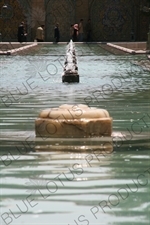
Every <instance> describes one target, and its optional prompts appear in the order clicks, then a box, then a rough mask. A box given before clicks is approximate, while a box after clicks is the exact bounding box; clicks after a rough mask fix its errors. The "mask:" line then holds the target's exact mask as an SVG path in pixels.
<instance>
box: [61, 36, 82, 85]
mask: <svg viewBox="0 0 150 225" xmlns="http://www.w3.org/2000/svg"><path fill="white" fill-rule="evenodd" d="M62 82H63V83H64V82H68V83H79V74H78V67H77V58H76V52H75V47H74V43H73V41H72V40H70V42H69V44H68V46H67V51H66V59H65V63H64V71H63V74H62Z"/></svg>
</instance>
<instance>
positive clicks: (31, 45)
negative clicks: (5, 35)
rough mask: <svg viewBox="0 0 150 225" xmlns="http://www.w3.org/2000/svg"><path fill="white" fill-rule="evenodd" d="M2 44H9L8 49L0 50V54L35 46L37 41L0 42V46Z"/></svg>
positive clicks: (9, 53)
mask: <svg viewBox="0 0 150 225" xmlns="http://www.w3.org/2000/svg"><path fill="white" fill-rule="evenodd" d="M2 45H7V46H8V47H9V46H10V50H7V51H0V55H12V54H15V53H16V52H20V51H23V50H26V49H28V48H31V47H34V46H37V43H35V42H32V43H26V44H18V43H16V44H14V43H9V42H5V43H3V44H0V47H1V46H2ZM15 45H16V46H15ZM20 46H21V47H20ZM11 48H13V49H11Z"/></svg>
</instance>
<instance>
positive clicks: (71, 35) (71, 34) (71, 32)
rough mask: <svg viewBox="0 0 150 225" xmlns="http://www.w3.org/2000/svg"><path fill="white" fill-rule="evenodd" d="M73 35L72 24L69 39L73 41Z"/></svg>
mask: <svg viewBox="0 0 150 225" xmlns="http://www.w3.org/2000/svg"><path fill="white" fill-rule="evenodd" d="M73 34H74V26H73V24H71V25H70V39H72V40H73Z"/></svg>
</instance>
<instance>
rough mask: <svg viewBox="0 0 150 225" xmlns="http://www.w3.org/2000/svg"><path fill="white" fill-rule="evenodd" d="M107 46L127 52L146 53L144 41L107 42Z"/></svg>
mask: <svg viewBox="0 0 150 225" xmlns="http://www.w3.org/2000/svg"><path fill="white" fill-rule="evenodd" d="M107 45H108V46H110V47H113V48H116V49H119V50H121V51H124V52H127V53H129V54H148V53H149V52H150V50H146V42H115V43H107Z"/></svg>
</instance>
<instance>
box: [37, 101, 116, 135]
mask: <svg viewBox="0 0 150 225" xmlns="http://www.w3.org/2000/svg"><path fill="white" fill-rule="evenodd" d="M35 132H36V136H37V137H49V138H88V137H102V136H106V137H110V136H111V133H112V118H111V117H110V116H109V113H108V111H107V110H105V109H98V108H89V107H88V106H87V105H82V104H79V105H67V104H65V105H62V106H60V107H59V108H49V109H45V110H43V111H42V112H41V113H40V114H39V117H38V118H37V119H36V120H35Z"/></svg>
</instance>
